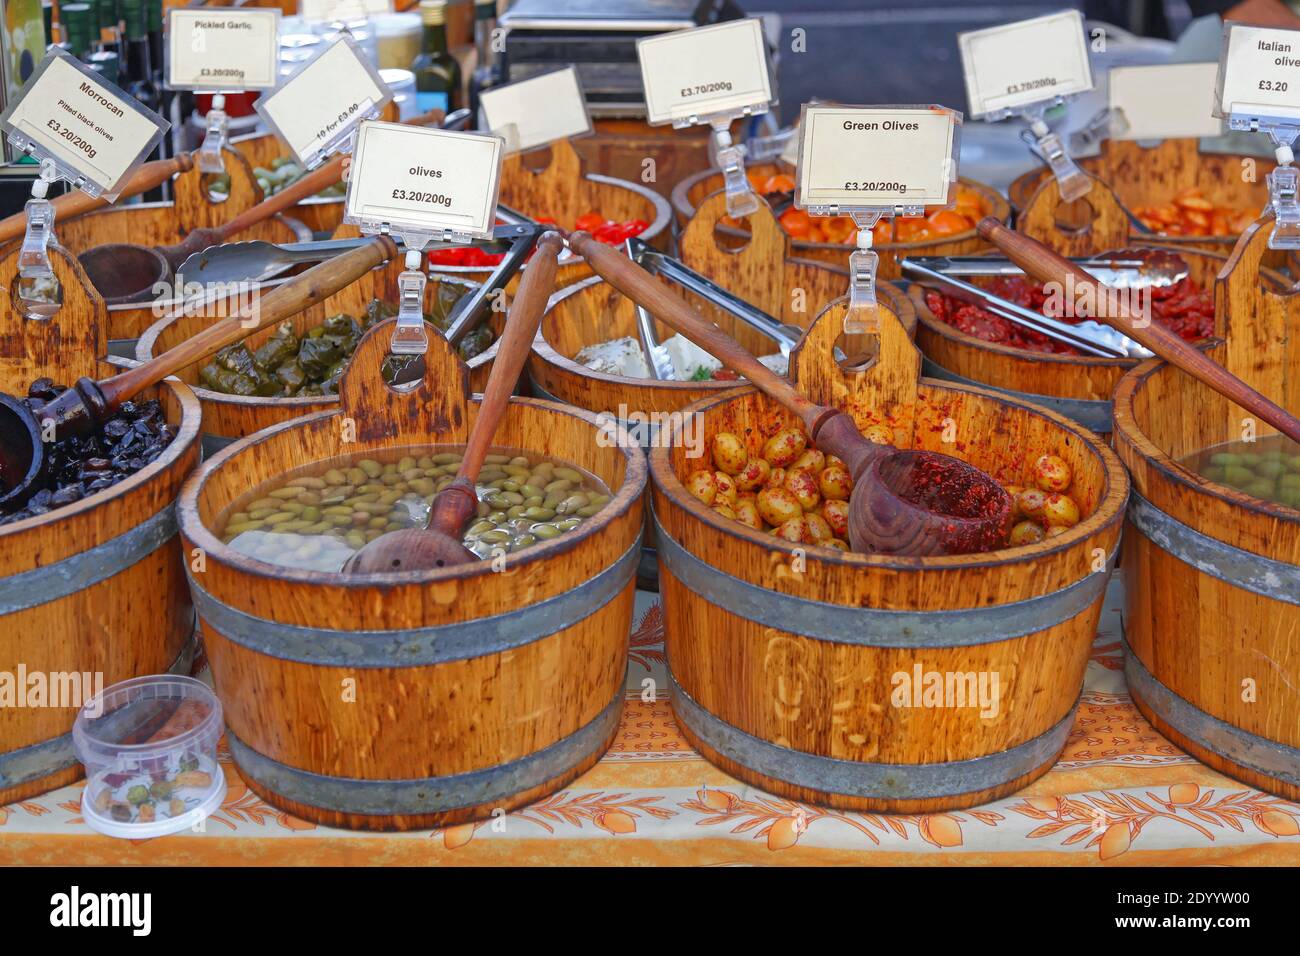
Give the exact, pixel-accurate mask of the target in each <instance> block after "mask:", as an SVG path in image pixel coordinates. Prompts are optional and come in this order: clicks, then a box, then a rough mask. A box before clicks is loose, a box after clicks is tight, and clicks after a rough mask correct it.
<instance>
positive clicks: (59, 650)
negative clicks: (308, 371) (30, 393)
mask: <svg viewBox="0 0 1300 956" xmlns="http://www.w3.org/2000/svg"><path fill="white" fill-rule="evenodd" d="M50 260H51V265H52V266H53V269H54V274H55V276H56V277H57V278H58V280H59V282H60V283H61V284H62V286H63V305H62V307H61V308H60V309H59V311H58V313H57V314H56V315H55V316H54V318H52V319H50V320H48V321H40V320H30V319H26V318H24V317H23V316H22V315H21V314H19V313H18V311H17V310H14V309H12V308H11V307H10V305H9V302H8V301H7V302H6V305H5V307H4V317H3V320H4V323H5V328H6V332H5V334H4V335H3V336H0V390H2V391H4V392H7V393H9V394H11V395H16V396H25V395H26V394H27V387H28V385H29V384H30V383H31V382H32V381H33V380H35V379H37V378H40V377H41V376H46V375H48V376H50V377H51V378H53V379H54V381H55V382H57V383H60V384H65V385H70V384H72V383H73V382H75V381H76V380H77V379H78V378H80V377H81V376H83V375H88V376H94V377H96V378H103V377H106V376H108V375H112V374H114V373H115V372H117V371H120V369H116V368H114V367H113V366H112V365H110V364H108V363H107V362H104V361H102V360H101V359H99V358H97V356H102V355H103V354H104V331H103V330H104V321H105V313H104V304H103V301H102V300H101V299H99V298H98V296H96V295H95V293H94V290H93V289H92V287H91V285H90V281H89V280H88V279H87V278H86V275H85V273H84V272H82V271H81V268H80V266H78V265H77V262H76V259H75V258H74V257H73V256H71V255H70V254H69V253H68V252H66V251H65V250H63V249H62V248H60V247H57V246H51V248H50ZM17 273H18V270H17V252H16V251H14V252H11V253H10V254H9V255H7V256H5V257H4V258H3V259H0V276H3V277H5V278H7V279H8V282H7V283H6V286H5V287H6V288H12V287H13V285H14V283H15V277H16V276H17ZM10 301H11V300H10ZM151 398H156V399H158V400H159V401H160V402H161V403H162V407H163V411H164V413H165V414H166V416H167V421H168V422H169V423H171V424H172V425H173V426H174V427H175V429H176V437H175V438H174V439H173V440H172V442H171V444H170V445H169V446H168V447H167V449H166V450H165V451H164V452H163V454H162V455H160V456H159V457H158V459H157V460H156V461H154V462H152V463H151V464H149V465H148V466H146V467H145V468H143V469H141V470H140V471H138V472H136V473H135V474H134V475H132V476H130V477H129V478H127V479H126V480H124V481H121V482H119V483H118V484H116V485H113V486H112V487H110V488H105V489H104V490H102V491H100V492H97V493H95V494H92V495H89V496H87V497H85V498H83V499H81V500H80V501H77V502H75V503H73V504H70V505H66V506H64V507H62V508H58V509H55V510H53V511H51V512H49V513H48V514H45V515H41V516H39V517H34V518H26V519H24V520H22V521H16V522H13V523H12V524H7V525H3V526H0V672H2V673H4V674H5V675H7V676H8V677H9V680H10V681H16V682H18V684H15V685H13V686H21V685H23V684H24V679H23V678H22V677H21V676H20V675H22V674H23V673H24V672H25V673H26V674H27V675H28V677H29V678H31V677H34V676H35V675H37V674H42V675H45V680H44V685H45V686H46V688H47V689H48V691H49V692H50V693H51V694H53V693H54V692H55V690H56V689H58V688H62V689H64V690H69V691H73V690H77V689H79V694H78V695H77V696H78V697H79V698H80V699H63V700H61V702H59V705H58V706H54V705H53V704H54V703H56V702H53V701H49V702H48V703H50V704H51V706H43V705H41V706H37V705H34V704H33V703H31V702H30V700H29V706H23V705H22V704H21V703H16V702H15V701H13V700H10V701H7V702H6V703H5V705H3V706H0V805H4V804H8V803H12V802H13V801H16V800H22V799H25V798H27V797H30V796H34V795H35V794H38V793H44V792H46V791H48V790H53V789H55V788H57V787H61V786H64V785H66V784H68V783H71V782H72V781H73V780H76V779H78V778H79V777H80V776H81V775H82V768H81V764H80V763H79V762H78V760H77V757H76V753H75V752H74V750H73V746H72V724H73V721H74V720H75V719H76V716H77V711H78V710H79V709H80V704H81V703H83V702H84V701H85V700H89V699H90V697H91V696H93V694H94V693H96V692H97V691H98V690H102V689H103V688H104V687H107V686H109V685H111V684H115V683H117V682H118V681H122V680H127V679H128V678H131V677H138V676H141V675H144V674H157V673H163V672H168V671H170V672H172V673H181V674H188V673H189V669H190V663H191V659H192V656H193V646H192V637H193V633H194V611H193V606H192V604H191V602H190V595H189V590H188V589H187V587H186V585H185V576H184V574H183V565H182V562H181V551H180V540H179V538H177V537H176V518H175V511H174V500H175V498H176V494H177V492H178V491H179V490H180V486H181V482H182V481H183V480H184V478H185V476H186V475H187V474H189V472H190V470H191V469H192V468H193V467H194V465H195V464H196V463H197V461H198V451H199V449H198V434H199V403H198V400H197V399H196V398H195V397H194V395H193V393H192V392H190V390H189V388H187V387H186V386H185V385H183V384H181V383H180V382H177V381H176V380H174V379H168V380H166V381H164V382H162V383H161V384H160V385H158V386H156V387H154V388H152V389H149V390H147V391H146V393H145V394H144V395H143V396H142V400H147V399H151ZM33 687H34V685H32V684H26V688H27V689H31V688H33ZM64 705H66V706H64Z"/></svg>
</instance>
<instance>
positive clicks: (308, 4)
mask: <svg viewBox="0 0 1300 956" xmlns="http://www.w3.org/2000/svg"><path fill="white" fill-rule="evenodd" d="M392 12H393V0H299V3H298V15H299V16H300V17H302V18H303V19H304V20H310V21H315V22H321V21H325V22H330V23H350V22H352V21H353V20H367V19H369V18H370V17H377V16H382V15H383V14H386V13H392Z"/></svg>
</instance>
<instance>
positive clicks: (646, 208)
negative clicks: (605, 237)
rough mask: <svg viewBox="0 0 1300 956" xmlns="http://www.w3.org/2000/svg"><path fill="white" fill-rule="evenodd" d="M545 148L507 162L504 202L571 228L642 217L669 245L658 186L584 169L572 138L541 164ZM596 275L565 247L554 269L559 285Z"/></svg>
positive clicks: (478, 272)
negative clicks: (591, 216)
mask: <svg viewBox="0 0 1300 956" xmlns="http://www.w3.org/2000/svg"><path fill="white" fill-rule="evenodd" d="M543 152H544V151H542V150H538V151H535V152H530V153H528V154H527V155H526V156H525V155H522V154H519V153H515V154H514V155H511V156H507V157H506V158H505V159H504V160H503V161H502V164H501V189H500V195H499V197H498V198H499V199H500V201H501V202H502V203H503V204H504V205H506V206H509V207H510V208H511V209H513V210H515V211H516V212H521V213H523V214H524V215H526V216H550V217H551V218H552V219H554V220H556V221H557V222H558V223H559V224H560V225H561V226H563V227H564V228H566V229H572V228H573V224H574V220H576V219H577V218H578V217H579V216H581V215H582V214H584V213H587V212H599V213H603V214H604V216H605V217H606V218H607V219H613V220H615V221H616V222H624V221H626V220H629V219H641V220H644V221H645V222H648V223H649V224H650V225H649V227H648V228H647V229H646V230H645V232H643V233H641V235H640V238H641V239H643V240H645V241H646V242H648V243H650V244H651V245H653V246H656V247H658V248H661V249H662V248H665V247H666V246H667V243H668V240H669V238H670V235H671V234H670V232H669V229H668V226H669V224H670V220H671V218H672V214H671V211H670V209H669V206H668V201H667V200H666V199H664V198H663V197H662V196H660V195H659V194H658V193H656V192H655V191H654V190H653V189H649V188H648V187H646V186H642V185H641V184H640V183H634V182H629V181H628V180H626V179H615V178H614V177H612V176H602V175H600V174H598V173H589V172H584V171H583V169H582V163H581V162H580V161H579V159H578V154H577V153H576V152H574V149H573V145H572V144H571V143H570V142H569V141H568V140H567V139H562V140H557V141H556V142H554V143H552V144H551V145H550V162H549V163H548V164H547V165H546V166H545V167H544V168H542V169H536V168H534V166H533V164H534V163H536V162H537V161H538V160H537V157H538V156H539V155H541V154H542V153H543ZM525 160H527V162H525ZM352 228H353V227H351V226H342V227H340V228H339V230H337V231H336V233H335V235H336V236H351V235H353V233H352V232H351V231H350V230H351V229H352ZM433 268H435V269H437V270H438V271H439V272H446V273H448V274H449V275H460V276H464V277H465V278H467V279H472V280H473V281H475V282H484V281H486V280H487V277H488V276H489V275H491V273H492V269H491V268H490V267H489V268H475V267H469V266H443V265H434V266H433ZM591 274H592V273H591V268H590V267H589V266H588V265H587V263H586V262H585V261H584V260H583V259H582V257H581V256H574V255H571V254H567V250H566V255H565V256H563V257H562V258H561V259H560V265H559V269H558V270H557V271H556V274H555V285H556V287H557V288H560V287H563V286H567V285H572V284H573V283H575V282H578V281H579V280H581V279H586V278H588V277H589V276H590V275H591ZM518 284H519V277H518V276H516V277H515V278H514V280H513V281H512V282H511V283H510V285H508V286H506V289H507V291H509V292H511V293H513V292H514V290H515V288H516V287H517V286H518Z"/></svg>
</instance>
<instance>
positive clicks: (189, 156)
mask: <svg viewBox="0 0 1300 956" xmlns="http://www.w3.org/2000/svg"><path fill="white" fill-rule="evenodd" d="M193 167H194V154H193V153H181V154H180V155H179V156H173V157H172V158H171V159H155V160H153V161H152V162H148V163H145V164H144V165H142V166H140V167H139V168H138V169H136V171H135V172H134V173H132V174H131V178H130V179H128V180H127V181H126V185H125V186H123V187H122V191H121V192H119V193H118V194H117V198H116V199H115V200H114V202H117V201H120V200H122V199H127V198H129V197H131V196H138V195H140V193H145V192H148V191H149V190H151V189H156V188H157V187H158V186H161V185H162V184H163V183H165V182H167V180H169V179H171V178H172V177H173V176H175V175H176V174H177V173H183V172H186V171H188V170H190V169H192V168H193ZM50 205H52V206H53V207H54V222H55V225H56V227H57V225H58V223H60V222H67V221H68V220H69V219H75V218H77V217H78V216H84V215H85V214H86V213H88V212H94V211H95V210H96V209H106V208H107V207H108V206H109V205H111V204H110V203H109V201H108V200H107V199H103V198H96V197H94V196H91V195H90V194H89V193H84V192H82V191H81V190H80V189H74V190H72V191H71V192H66V193H64V194H63V195H61V196H55V197H54V198H53V199H51V200H50ZM26 231H27V213H26V212H16V213H14V214H13V215H12V216H8V217H6V218H4V219H0V243H6V242H9V241H11V240H13V239H19V238H21V237H22V235H23V233H25V232H26Z"/></svg>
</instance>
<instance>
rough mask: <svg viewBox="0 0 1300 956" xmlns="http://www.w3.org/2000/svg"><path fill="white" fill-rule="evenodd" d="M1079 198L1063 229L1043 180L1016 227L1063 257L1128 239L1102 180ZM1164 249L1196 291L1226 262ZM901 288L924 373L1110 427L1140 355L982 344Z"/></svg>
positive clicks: (1279, 280) (1100, 428)
mask: <svg viewBox="0 0 1300 956" xmlns="http://www.w3.org/2000/svg"><path fill="white" fill-rule="evenodd" d="M1081 201H1083V202H1087V203H1088V204H1089V205H1090V206H1091V207H1092V209H1093V211H1094V214H1093V219H1092V222H1091V224H1090V225H1089V226H1088V227H1087V228H1085V229H1083V230H1081V231H1078V232H1074V231H1067V230H1064V229H1062V228H1061V227H1060V226H1058V224H1057V220H1056V209H1057V207H1058V206H1060V205H1061V194H1060V192H1059V191H1058V190H1057V186H1056V180H1055V179H1047V180H1045V181H1044V182H1043V185H1042V187H1041V188H1040V189H1039V190H1038V192H1037V193H1035V194H1034V197H1033V199H1032V200H1031V201H1030V204H1029V206H1028V207H1027V208H1026V209H1025V212H1024V213H1023V214H1022V215H1021V216H1020V219H1019V221H1018V223H1017V231H1019V232H1023V233H1025V234H1026V235H1028V236H1032V237H1033V238H1035V239H1037V240H1039V241H1040V242H1042V243H1045V244H1046V245H1048V246H1050V247H1051V248H1052V249H1055V250H1056V251H1057V252H1059V253H1060V254H1061V255H1065V256H1087V255H1092V254H1093V253H1097V252H1104V251H1107V250H1115V249H1122V248H1124V246H1125V245H1127V244H1128V243H1129V219H1128V214H1127V213H1126V212H1124V210H1123V208H1122V207H1121V206H1120V205H1119V202H1118V200H1117V199H1116V198H1115V194H1114V193H1113V192H1111V190H1110V188H1109V187H1108V186H1106V185H1105V184H1104V183H1102V182H1101V181H1100V180H1094V181H1093V187H1092V190H1091V191H1090V192H1089V193H1088V195H1087V196H1086V197H1084V199H1083V200H1081ZM1160 248H1164V247H1160ZM1170 251H1171V252H1176V253H1177V254H1178V255H1180V256H1182V257H1183V259H1184V260H1185V261H1186V262H1187V265H1188V267H1189V269H1190V270H1191V278H1192V280H1193V281H1195V282H1196V283H1197V284H1198V285H1199V286H1200V287H1201V288H1202V289H1208V288H1210V286H1211V285H1212V284H1213V283H1214V281H1215V278H1216V276H1217V275H1218V273H1219V270H1220V269H1221V268H1222V267H1223V264H1224V263H1225V262H1226V261H1227V256H1225V255H1222V254H1219V253H1214V252H1207V251H1205V250H1204V249H1193V248H1188V247H1185V246H1184V247H1180V248H1178V249H1170ZM1264 276H1265V278H1266V280H1267V281H1268V282H1270V283H1271V284H1273V285H1274V286H1275V287H1276V288H1279V289H1282V288H1285V287H1286V285H1287V282H1286V280H1285V279H1284V278H1283V277H1282V276H1281V275H1280V274H1278V273H1276V272H1273V271H1271V270H1269V271H1266V272H1265V273H1264ZM908 294H909V297H910V298H911V300H912V305H913V306H914V307H915V308H916V314H917V319H918V324H917V330H916V344H917V345H918V346H920V348H921V351H922V352H923V353H924V355H925V357H926V363H925V372H926V374H927V375H931V376H933V377H935V378H942V379H947V380H949V381H954V382H961V383H967V384H975V385H984V386H987V387H989V388H993V389H996V390H997V391H1000V392H1003V393H1005V394H1008V395H1011V396H1013V397H1018V398H1023V399H1026V400H1028V401H1031V402H1035V403H1037V404H1039V405H1043V406H1044V407H1047V408H1051V409H1053V410H1054V411H1057V412H1060V413H1061V414H1063V415H1066V416H1068V417H1070V418H1072V419H1074V420H1075V421H1077V422H1079V423H1080V424H1082V425H1084V426H1086V427H1087V428H1090V429H1092V430H1093V431H1095V432H1098V433H1100V434H1105V433H1107V432H1109V431H1110V427H1111V401H1110V399H1111V395H1112V394H1113V393H1114V391H1115V386H1116V385H1117V384H1119V380H1120V378H1121V377H1122V376H1123V375H1124V373H1125V372H1127V371H1129V370H1130V369H1132V368H1135V367H1136V366H1137V365H1138V363H1139V361H1140V360H1138V359H1131V358H1100V357H1097V356H1089V355H1056V354H1047V353H1042V352H1030V351H1027V350H1025V349H1018V348H1013V347H1011V346H1008V345H1003V344H999V343H995V342H985V341H984V340H982V339H978V338H975V336H973V335H967V334H966V333H965V332H961V331H959V330H958V329H956V328H954V327H953V326H951V325H949V324H948V323H946V322H942V321H940V320H939V319H937V318H936V317H935V315H934V313H933V312H931V311H930V309H929V307H928V306H927V305H926V304H925V290H923V289H922V288H921V287H919V286H916V285H913V286H912V288H911V289H910V290H909V293H908ZM1216 311H1218V312H1219V314H1218V315H1217V316H1216V318H1215V335H1222V334H1223V315H1222V309H1221V308H1219V307H1216Z"/></svg>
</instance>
